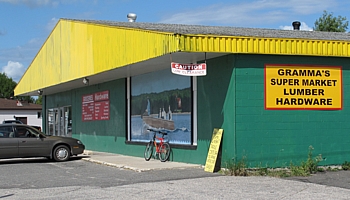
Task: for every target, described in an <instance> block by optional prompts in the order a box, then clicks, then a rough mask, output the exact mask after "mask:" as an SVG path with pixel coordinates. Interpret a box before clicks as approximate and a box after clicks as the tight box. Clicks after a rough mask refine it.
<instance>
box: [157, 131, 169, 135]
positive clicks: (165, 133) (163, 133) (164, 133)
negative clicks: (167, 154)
mask: <svg viewBox="0 0 350 200" xmlns="http://www.w3.org/2000/svg"><path fill="white" fill-rule="evenodd" d="M159 133H160V134H162V135H168V133H167V132H161V131H159Z"/></svg>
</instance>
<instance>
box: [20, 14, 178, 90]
mask: <svg viewBox="0 0 350 200" xmlns="http://www.w3.org/2000/svg"><path fill="white" fill-rule="evenodd" d="M178 43H179V42H178V39H177V36H176V35H175V34H174V33H166V32H156V31H148V30H141V29H132V28H123V27H117V26H107V25H100V24H93V23H84V22H81V21H74V20H73V21H72V20H63V19H61V20H60V21H59V22H58V23H57V25H56V27H55V28H54V29H53V31H52V32H51V34H50V36H49V37H48V38H47V40H46V42H45V43H44V45H43V46H42V47H41V49H40V51H39V52H38V54H37V55H36V57H35V58H34V60H33V61H32V63H31V64H30V66H29V67H28V69H27V71H26V72H25V74H24V75H23V76H22V78H21V80H20V81H19V83H18V84H17V87H16V88H15V91H14V92H15V95H16V96H17V95H23V94H26V93H29V92H32V91H37V90H39V89H42V88H46V87H50V86H54V85H58V84H60V83H64V82H68V81H71V80H75V79H77V78H81V77H86V76H91V75H94V74H97V73H101V72H105V71H108V70H111V69H116V68H120V67H123V66H127V65H130V64H133V63H137V62H141V61H144V60H148V59H150V58H155V57H158V56H162V55H165V54H169V53H173V52H176V51H178V49H179V48H178Z"/></svg>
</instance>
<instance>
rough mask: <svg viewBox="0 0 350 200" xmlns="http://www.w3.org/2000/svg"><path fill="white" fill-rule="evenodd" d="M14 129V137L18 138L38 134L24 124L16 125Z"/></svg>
mask: <svg viewBox="0 0 350 200" xmlns="http://www.w3.org/2000/svg"><path fill="white" fill-rule="evenodd" d="M16 129H17V131H16V137H19V138H35V137H37V135H38V133H36V132H35V131H34V130H32V129H30V128H28V127H25V126H17V127H16Z"/></svg>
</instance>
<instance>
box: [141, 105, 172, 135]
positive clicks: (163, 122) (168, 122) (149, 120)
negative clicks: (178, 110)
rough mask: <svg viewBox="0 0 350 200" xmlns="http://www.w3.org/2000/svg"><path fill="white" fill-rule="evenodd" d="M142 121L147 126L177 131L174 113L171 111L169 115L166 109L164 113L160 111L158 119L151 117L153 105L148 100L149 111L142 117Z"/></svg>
mask: <svg viewBox="0 0 350 200" xmlns="http://www.w3.org/2000/svg"><path fill="white" fill-rule="evenodd" d="M142 120H143V121H144V123H146V124H147V125H149V126H151V127H153V128H158V129H167V130H175V125H174V121H173V120H172V112H171V110H170V106H169V111H168V113H166V112H165V110H164V108H163V111H161V109H159V114H158V118H157V117H154V116H152V115H151V105H150V101H149V99H147V109H146V111H145V113H144V114H143V115H142Z"/></svg>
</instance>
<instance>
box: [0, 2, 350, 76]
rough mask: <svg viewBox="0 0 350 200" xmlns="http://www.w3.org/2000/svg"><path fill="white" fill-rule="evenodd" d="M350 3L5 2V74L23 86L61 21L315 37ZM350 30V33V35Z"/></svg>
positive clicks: (0, 25) (1, 61) (0, 7)
mask: <svg viewBox="0 0 350 200" xmlns="http://www.w3.org/2000/svg"><path fill="white" fill-rule="evenodd" d="M349 8H350V1H349V0H215V1H212V0H201V1H195V0H193V1H190V0H177V1H167V0H162V1H161V0H147V1H145V0H0V72H1V73H5V74H6V75H7V76H8V77H10V78H12V79H13V80H14V81H15V82H18V81H19V80H20V78H21V77H22V75H23V74H24V72H25V71H26V69H27V68H28V66H30V63H31V62H32V60H33V59H34V57H35V56H36V54H37V53H38V52H39V50H40V48H41V47H42V45H43V44H44V42H45V40H46V39H47V38H48V36H49V35H50V33H51V31H52V30H53V28H54V27H55V25H56V24H57V22H58V20H59V19H60V18H69V19H87V20H111V21H118V22H127V21H128V20H127V17H126V15H127V14H128V13H136V14H137V19H136V22H150V23H170V24H191V25H209V26H232V27H248V28H268V29H290V30H292V22H293V21H300V22H301V30H307V31H312V30H313V27H314V23H315V21H316V20H317V19H318V18H319V17H321V16H322V14H323V11H324V10H326V11H327V12H328V13H333V15H334V16H339V15H340V16H342V17H346V18H347V19H349V18H350V16H349V15H350V14H349ZM348 31H349V30H347V32H348Z"/></svg>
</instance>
